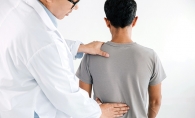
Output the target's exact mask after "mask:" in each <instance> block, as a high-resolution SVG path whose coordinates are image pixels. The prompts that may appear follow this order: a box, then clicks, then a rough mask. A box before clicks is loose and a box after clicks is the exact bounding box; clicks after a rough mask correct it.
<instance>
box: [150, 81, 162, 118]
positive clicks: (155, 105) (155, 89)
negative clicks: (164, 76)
mask: <svg viewBox="0 0 195 118" xmlns="http://www.w3.org/2000/svg"><path fill="white" fill-rule="evenodd" d="M148 93H149V107H148V118H156V116H157V114H158V111H159V109H160V105H161V84H157V85H154V86H149V88H148Z"/></svg>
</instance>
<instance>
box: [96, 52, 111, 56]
mask: <svg viewBox="0 0 195 118" xmlns="http://www.w3.org/2000/svg"><path fill="white" fill-rule="evenodd" d="M98 55H100V56H103V57H109V54H108V53H107V52H104V51H99V53H98Z"/></svg>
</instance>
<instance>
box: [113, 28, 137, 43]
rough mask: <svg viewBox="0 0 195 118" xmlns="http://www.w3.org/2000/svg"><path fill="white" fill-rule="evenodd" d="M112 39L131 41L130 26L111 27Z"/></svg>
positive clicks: (117, 41)
mask: <svg viewBox="0 0 195 118" xmlns="http://www.w3.org/2000/svg"><path fill="white" fill-rule="evenodd" d="M110 31H111V34H112V40H111V42H114V43H132V42H133V41H132V39H131V32H132V27H125V28H113V27H112V28H111V30H110Z"/></svg>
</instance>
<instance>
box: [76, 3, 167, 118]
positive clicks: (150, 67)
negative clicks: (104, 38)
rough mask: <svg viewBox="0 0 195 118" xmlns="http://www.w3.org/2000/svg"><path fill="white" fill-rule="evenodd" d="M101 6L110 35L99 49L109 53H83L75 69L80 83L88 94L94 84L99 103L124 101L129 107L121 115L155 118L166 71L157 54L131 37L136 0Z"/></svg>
mask: <svg viewBox="0 0 195 118" xmlns="http://www.w3.org/2000/svg"><path fill="white" fill-rule="evenodd" d="M104 10H105V14H106V18H105V22H106V25H107V27H108V28H109V30H110V32H111V35H112V39H111V41H108V42H106V43H105V44H104V45H103V46H102V50H103V51H105V52H108V53H109V55H110V57H109V58H104V57H101V56H94V55H88V54H86V55H85V56H84V58H83V60H82V62H81V64H80V67H79V69H78V70H77V76H78V78H79V79H80V83H79V84H80V87H81V88H82V89H84V90H86V91H87V92H88V93H89V96H90V97H91V92H92V86H93V91H94V98H99V99H100V101H101V102H102V103H107V102H121V103H126V104H127V105H128V106H130V110H129V111H128V113H127V114H125V115H124V116H123V117H122V118H155V117H156V116H157V114H158V111H159V109H160V105H161V82H162V81H163V80H164V79H165V78H166V75H165V72H164V69H163V67H162V64H161V62H160V60H159V58H158V56H157V54H156V53H155V52H154V51H153V50H152V49H150V48H146V47H144V46H141V45H139V44H137V43H135V42H134V41H133V40H132V38H131V35H132V28H133V27H134V26H135V24H136V21H137V19H138V17H136V10H137V5H136V2H135V1H134V0H106V2H105V6H104ZM140 35H141V32H140ZM146 40H147V39H146ZM148 96H149V100H148ZM147 103H149V105H148V104H147Z"/></svg>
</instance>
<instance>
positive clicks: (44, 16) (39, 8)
mask: <svg viewBox="0 0 195 118" xmlns="http://www.w3.org/2000/svg"><path fill="white" fill-rule="evenodd" d="M23 1H24V2H26V3H27V4H28V5H30V6H31V7H33V8H34V10H35V11H36V12H37V14H38V15H39V16H40V17H41V19H42V20H43V22H44V23H45V25H46V26H47V27H48V28H49V29H50V30H51V31H53V32H55V33H56V34H57V35H58V36H59V37H60V40H61V41H62V42H64V40H63V39H64V38H63V36H62V35H61V33H60V32H59V31H58V29H57V28H56V27H55V26H54V24H53V23H52V21H51V19H50V18H49V16H48V15H47V13H46V11H45V10H44V8H43V7H42V6H41V5H40V3H39V1H38V0H23Z"/></svg>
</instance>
